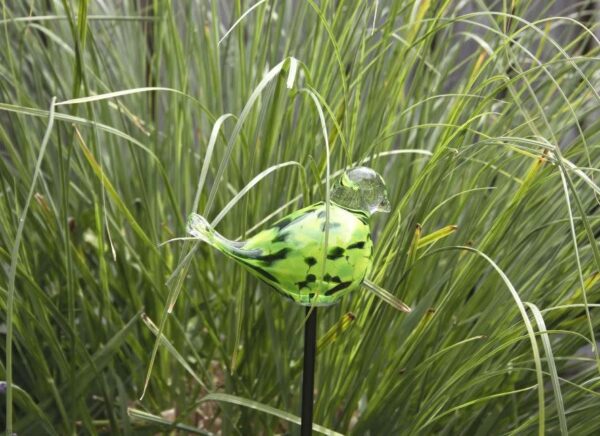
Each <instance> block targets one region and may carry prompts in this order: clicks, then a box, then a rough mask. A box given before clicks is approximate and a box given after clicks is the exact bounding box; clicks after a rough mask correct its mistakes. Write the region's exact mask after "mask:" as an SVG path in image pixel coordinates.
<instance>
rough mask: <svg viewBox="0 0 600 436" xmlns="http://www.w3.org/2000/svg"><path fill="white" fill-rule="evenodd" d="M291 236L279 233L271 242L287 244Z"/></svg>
mask: <svg viewBox="0 0 600 436" xmlns="http://www.w3.org/2000/svg"><path fill="white" fill-rule="evenodd" d="M289 235H290V234H289V233H284V232H279V234H278V235H277V236H275V238H273V240H272V241H271V242H273V243H275V242H285V241H286V239H287V237H288V236H289Z"/></svg>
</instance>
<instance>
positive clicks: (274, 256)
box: [257, 247, 290, 265]
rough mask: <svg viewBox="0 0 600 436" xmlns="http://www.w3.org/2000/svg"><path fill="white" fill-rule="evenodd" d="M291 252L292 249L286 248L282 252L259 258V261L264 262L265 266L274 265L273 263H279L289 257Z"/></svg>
mask: <svg viewBox="0 0 600 436" xmlns="http://www.w3.org/2000/svg"><path fill="white" fill-rule="evenodd" d="M289 251H290V248H289V247H286V248H282V249H281V250H279V251H277V252H275V253H271V254H266V255H264V256H258V257H257V259H258V260H262V261H263V262H264V263H265V265H272V264H273V263H275V262H277V261H278V260H283V259H285V258H286V257H287V254H288V252H289Z"/></svg>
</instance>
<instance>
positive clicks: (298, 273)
mask: <svg viewBox="0 0 600 436" xmlns="http://www.w3.org/2000/svg"><path fill="white" fill-rule="evenodd" d="M389 211H390V203H389V200H388V198H387V189H386V187H385V183H384V181H383V179H382V178H381V176H380V175H379V174H377V173H376V172H375V171H373V170H372V169H370V168H366V167H357V168H352V169H350V170H348V171H346V172H344V174H343V175H342V176H341V177H340V179H339V180H338V181H337V182H336V184H335V186H334V187H333V189H332V190H331V201H330V203H329V208H327V207H326V204H325V203H324V202H320V203H315V204H313V205H311V206H308V207H305V208H303V209H300V210H297V211H295V212H292V213H291V214H289V215H288V216H286V217H284V218H282V219H280V220H279V221H277V222H276V223H275V224H274V225H273V226H272V227H270V228H268V229H266V230H263V231H261V232H260V233H257V234H256V235H255V236H252V237H251V238H250V239H248V240H247V241H231V240H229V239H227V238H225V237H224V236H222V235H221V234H219V233H218V232H217V231H216V230H215V229H214V228H213V227H212V226H211V225H210V224H209V223H208V221H207V220H206V219H205V218H204V217H202V216H200V215H198V214H196V213H192V214H191V215H190V216H189V218H188V222H187V232H188V233H189V234H190V235H191V237H192V238H193V239H196V240H202V241H204V242H206V243H208V244H209V245H211V246H212V247H214V248H216V249H217V250H219V251H220V252H221V253H223V254H225V255H226V256H228V257H230V258H232V259H234V260H235V261H237V262H238V263H239V264H241V265H242V266H244V267H245V268H246V269H247V270H248V271H249V272H250V273H251V274H253V275H254V276H256V277H257V278H259V279H260V280H262V281H264V282H265V283H267V284H269V285H270V286H271V287H272V288H274V289H275V290H276V291H277V292H279V293H280V294H282V295H284V296H286V297H288V298H289V299H291V300H293V301H294V302H296V303H298V304H301V305H305V306H327V305H330V304H333V303H336V302H337V301H339V299H340V298H341V297H343V296H344V295H346V294H348V293H350V292H352V291H354V290H356V289H358V288H359V287H361V285H363V286H364V287H365V288H366V289H368V290H369V291H371V292H373V293H374V294H375V295H377V296H378V297H379V298H381V299H382V300H384V301H385V302H387V303H388V304H390V305H392V306H394V307H395V308H397V309H398V310H402V311H405V312H410V307H408V306H407V305H406V304H404V303H403V302H402V301H400V300H398V299H397V298H396V297H395V296H394V295H392V294H391V293H390V292H388V291H386V290H385V289H383V288H381V287H379V286H378V285H376V284H374V283H372V282H370V281H369V280H368V278H367V276H368V274H369V272H370V271H371V267H372V263H373V242H372V240H371V227H370V223H369V220H370V217H371V215H372V214H373V213H375V212H389Z"/></svg>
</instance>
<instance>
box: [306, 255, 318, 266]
mask: <svg viewBox="0 0 600 436" xmlns="http://www.w3.org/2000/svg"><path fill="white" fill-rule="evenodd" d="M304 262H305V263H306V264H307V265H308V266H313V265H316V264H317V259H315V258H314V257H312V256H309V257H305V258H304Z"/></svg>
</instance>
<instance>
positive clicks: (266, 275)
mask: <svg viewBox="0 0 600 436" xmlns="http://www.w3.org/2000/svg"><path fill="white" fill-rule="evenodd" d="M245 265H246V266H247V267H249V268H252V269H253V270H254V271H256V272H257V273H258V274H259V275H261V276H262V277H264V278H265V279H267V280H270V281H272V282H274V283H279V280H277V278H276V277H275V276H274V275H272V274H270V273H268V272H267V271H265V270H264V269H262V268H259V267H257V266H254V265H250V264H249V263H246V264H245Z"/></svg>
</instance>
